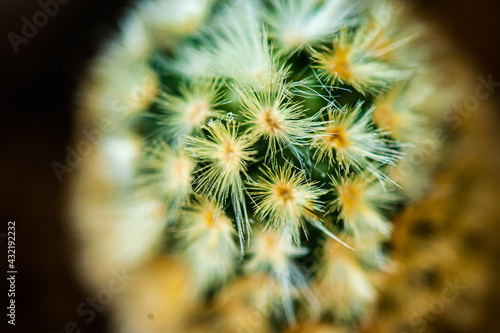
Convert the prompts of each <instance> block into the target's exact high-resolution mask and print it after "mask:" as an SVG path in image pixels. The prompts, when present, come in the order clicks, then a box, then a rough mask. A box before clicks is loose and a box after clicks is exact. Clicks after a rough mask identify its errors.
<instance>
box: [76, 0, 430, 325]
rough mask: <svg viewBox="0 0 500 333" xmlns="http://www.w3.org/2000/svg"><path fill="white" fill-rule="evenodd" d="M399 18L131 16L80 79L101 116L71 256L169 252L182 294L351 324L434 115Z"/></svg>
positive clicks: (380, 5) (414, 44) (333, 8)
mask: <svg viewBox="0 0 500 333" xmlns="http://www.w3.org/2000/svg"><path fill="white" fill-rule="evenodd" d="M174 13H176V14H177V15H174ZM398 14H400V13H399V7H396V6H394V5H392V4H391V3H390V2H386V1H374V2H370V3H362V2H357V1H354V2H353V1H344V0H324V1H322V0H311V1H299V0H270V1H262V2H261V1H213V0H205V1H204V0H199V1H195V0H186V1H180V2H178V1H169V0H163V1H160V0H157V1H150V2H144V3H140V4H139V5H138V6H137V8H134V9H133V10H131V11H130V13H129V15H128V16H127V18H126V20H125V21H124V23H123V29H122V33H121V35H120V36H119V38H118V39H117V40H116V41H115V42H113V43H111V44H110V45H109V46H108V48H107V50H106V51H105V52H103V54H102V55H101V56H100V57H99V58H98V59H97V60H96V61H95V63H94V64H93V67H92V68H91V71H90V74H89V79H88V80H87V82H86V84H85V85H84V87H83V88H82V96H81V99H80V101H81V103H82V105H83V107H82V110H83V111H82V112H81V116H82V120H81V123H80V125H81V126H88V125H91V126H100V124H101V122H102V121H103V119H105V120H107V121H108V122H111V123H113V124H114V126H113V129H112V130H109V131H105V132H104V135H103V136H104V140H103V141H102V142H100V143H99V145H98V147H97V148H98V149H97V150H96V151H95V153H94V155H93V156H92V157H89V158H88V161H86V162H85V164H84V166H83V167H82V168H83V171H82V172H81V173H80V175H79V176H78V177H77V181H76V184H77V186H76V189H75V191H74V193H75V196H74V199H73V211H74V216H75V221H76V224H77V225H78V229H79V231H80V233H81V234H82V235H87V236H85V237H83V238H84V241H83V249H84V251H83V252H82V253H83V257H82V258H83V259H82V262H83V265H84V266H85V267H86V268H89V267H92V265H98V264H88V262H90V261H92V259H91V256H92V254H95V253H99V256H100V259H99V260H101V261H102V262H103V263H104V264H103V267H104V266H106V267H114V266H122V267H128V268H129V269H131V270H133V269H136V268H137V267H143V266H141V265H147V263H148V262H149V260H151V258H162V256H167V257H168V258H171V259H169V260H178V261H179V262H180V263H181V264H180V265H185V266H186V267H187V271H188V273H186V274H187V275H186V276H187V278H186V280H185V281H184V283H188V281H189V288H191V289H193V293H194V295H195V296H193V297H194V299H196V301H193V302H202V301H207V300H208V301H209V302H211V304H212V310H210V311H215V312H217V311H220V312H224V311H229V310H227V309H226V306H227V305H228V304H233V303H232V302H236V303H237V304H244V309H245V311H247V312H248V313H258V314H259V315H261V316H262V317H263V318H262V322H261V324H262V325H261V326H259V327H260V328H255V331H260V332H262V331H268V330H269V331H272V330H273V329H279V328H286V327H287V326H289V325H292V326H293V325H295V324H296V323H297V322H298V321H304V320H305V319H307V318H309V320H312V321H313V322H314V321H325V322H326V323H328V325H331V324H335V325H346V324H352V323H356V322H357V321H358V320H359V319H360V318H361V317H362V316H363V314H364V313H365V311H366V310H367V309H368V308H369V307H370V306H371V305H372V304H373V302H374V300H375V297H376V288H375V286H374V281H375V280H376V276H377V274H379V273H380V271H381V269H383V268H384V267H385V265H386V263H387V261H388V260H389V258H387V255H386V254H385V251H384V242H385V241H387V239H389V238H390V236H391V229H392V228H391V223H390V221H389V218H390V215H391V212H393V211H394V210H395V209H396V208H397V207H398V205H401V204H403V203H405V202H406V201H407V200H408V197H407V195H405V194H404V190H405V189H401V188H400V186H399V185H398V182H399V180H398V179H393V178H391V177H389V176H388V175H390V174H394V171H393V170H394V169H397V168H398V164H399V163H400V162H401V161H402V160H404V158H405V154H407V153H408V152H411V149H412V147H413V146H412V144H413V143H418V142H419V140H421V138H422V137H424V136H425V135H426V131H427V130H428V128H429V126H430V125H431V124H430V121H428V120H429V119H430V117H428V114H427V113H426V112H432V110H431V111H429V110H425V112H422V110H423V109H424V105H425V103H426V96H428V95H429V94H430V92H429V91H426V90H425V89H424V88H423V87H429V86H431V85H433V84H435V82H433V81H432V80H431V79H430V78H429V71H431V67H430V65H429V63H428V52H427V51H426V50H425V47H423V45H424V46H425V44H423V43H421V42H420V40H419V35H418V31H419V28H420V27H419V26H418V25H413V26H409V24H406V25H403V24H402V23H401V20H400V18H399V16H398ZM415 94H417V95H418V98H416V97H415V96H414V95H415ZM435 108H438V106H435ZM89 110H91V111H90V112H89ZM90 183H95V184H101V185H99V186H94V185H88V184H90ZM408 183H409V182H405V184H408ZM410 183H411V182H410ZM102 184H104V185H102ZM93 186H94V187H93ZM95 193H98V195H96V194H95ZM80 195H82V197H80ZM92 196H97V198H98V199H95V198H91V199H88V198H89V197H92ZM82 207H83V208H82ZM84 211H85V212H84ZM92 212H94V213H95V214H94V215H92V214H93V213H92ZM90 220H92V221H90ZM101 220H102V221H105V222H103V223H102V224H101V225H99V222H98V221H101ZM147 221H151V222H147ZM150 224H151V225H152V226H150ZM99 230H101V231H103V232H104V230H105V231H106V232H107V234H108V235H110V236H109V239H107V240H104V239H102V240H100V239H99V237H102V236H96V237H95V238H94V239H93V236H92V235H93V233H94V234H95V233H98V232H99ZM136 238H137V239H140V241H138V240H137V239H136ZM85 258H86V259H85ZM172 258H173V259H172ZM89 265H90V266H89ZM176 267H177V266H176ZM166 271H168V269H167V270H166ZM174 271H175V272H176V271H177V270H174V269H173V272H174ZM138 272H139V273H138V274H140V272H141V270H140V269H139V271H138ZM161 272H162V271H161V270H158V271H157V274H162V273H161ZM101 273H102V274H101ZM101 273H97V272H94V273H92V274H93V277H91V278H90V279H91V280H93V281H95V283H94V284H95V285H96V286H99V284H100V283H101V281H102V280H103V279H105V276H106V272H105V271H102V272H101ZM99 274H101V275H99ZM172 274H174V273H172ZM137 288H139V287H137ZM189 288H188V289H189ZM248 288H249V289H250V290H245V289H248ZM235 290H236V291H235ZM250 291H252V292H251V293H250V294H251V295H250V294H248V293H249V292H250ZM145 293H146V292H145ZM161 293H162V290H161V287H158V295H155V296H154V297H160V298H161V297H166V298H168V296H166V295H165V296H161V295H162V294H161ZM137 294H139V295H140V293H138V292H137V291H136V295H137ZM137 297H141V296H137ZM186 297H187V296H186ZM124 302H125V301H124ZM158 302H159V303H154V304H163V303H161V302H163V301H161V300H159V301H158ZM165 302H168V300H167V301H165ZM148 304H149V303H148ZM179 304H181V305H179V306H183V305H182V304H184V303H179ZM185 306H186V308H189V309H191V308H190V307H188V306H187V305H185ZM137 309H138V310H137V311H142V308H141V307H140V306H138V307H137ZM166 309H167V307H166V306H160V305H151V313H154V318H155V321H156V322H158V321H161V320H162V319H161V318H162V317H163V318H166V319H165V320H168V323H164V325H163V326H161V325H159V326H154V325H153V324H151V323H149V322H147V320H146V319H144V320H145V322H142V321H141V320H142V319H141V320H138V321H137V322H135V321H133V320H129V319H127V316H122V317H120V318H123V319H122V320H123V321H124V322H127V321H130V325H131V326H130V327H132V328H130V327H129V326H127V323H121V325H122V326H123V327H125V328H124V329H123V331H125V332H128V331H130V332H132V331H134V328H133V327H135V329H139V328H140V330H141V331H143V332H146V331H148V332H149V331H151V332H156V331H161V330H165V329H167V330H166V331H169V332H170V331H182V329H181V328H179V327H181V326H182V325H181V326H179V325H180V324H179V323H178V322H177V320H173V319H171V318H172V315H170V314H166V312H167V311H168V310H166ZM234 309H235V308H233V309H232V310H234ZM117 311H118V312H119V310H117ZM162 311H165V313H164V314H163V315H162ZM177 311H180V310H179V309H177ZM186 311H187V310H186ZM203 311H206V310H203ZM203 311H202V310H198V312H203ZM245 311H243V313H247V312H245ZM175 313H177V312H175ZM211 313H212V312H211ZM183 315H185V314H184V313H182V314H179V315H178V316H179V317H181V316H183ZM190 316H195V315H193V314H191V315H190ZM150 317H151V316H150ZM144 318H146V316H144ZM191 318H192V317H191ZM177 319H178V320H179V321H181V319H179V318H177ZM134 323H135V324H134ZM134 325H136V326H134ZM151 325H153V326H151ZM155 325H156V324H155ZM212 325H214V327H219V328H220V327H226V326H224V325H226V324H220V323H219V324H214V323H212ZM217 325H222V326H217ZM227 325H229V326H227V327H229V328H227V327H226V329H227V331H237V329H235V328H234V325H233V326H231V324H227ZM325 325H326V324H325ZM209 326H210V325H209ZM168 329H169V330H168ZM191 329H193V330H194V328H192V327H191ZM246 329H249V330H250V328H248V327H246ZM207 330H208V329H207Z"/></svg>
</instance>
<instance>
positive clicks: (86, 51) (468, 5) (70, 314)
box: [0, 0, 500, 333]
mask: <svg viewBox="0 0 500 333" xmlns="http://www.w3.org/2000/svg"><path fill="white" fill-rule="evenodd" d="M412 2H414V3H416V4H417V8H418V9H419V11H420V13H421V14H422V15H424V16H427V17H429V18H430V19H432V20H433V21H435V22H436V23H437V25H438V26H439V27H440V28H441V29H443V31H445V32H446V33H447V34H448V35H449V36H450V38H451V39H452V40H453V41H455V42H456V43H457V44H458V49H459V52H461V53H463V54H464V55H466V56H467V57H470V58H471V59H472V61H473V62H474V63H475V64H476V65H477V68H478V72H479V74H482V75H483V76H487V75H488V74H490V73H491V74H493V78H497V81H498V80H500V62H499V61H498V60H499V59H500V43H499V40H500V26H499V23H498V22H499V21H500V20H499V14H500V3H499V2H498V1H495V0H476V1H467V0H443V1H430V0H419V1H416V0H413V1H412ZM126 4H127V2H126V1H119V0H107V1H106V2H105V3H104V1H97V0H71V1H69V3H67V4H65V5H61V6H60V9H59V13H58V14H57V15H56V16H55V17H54V18H51V19H50V21H49V22H48V24H47V25H46V26H45V27H43V28H41V29H40V31H39V32H38V34H37V35H36V36H35V37H34V38H32V39H31V40H30V41H29V43H28V44H27V45H20V52H19V53H18V54H15V53H14V52H13V50H12V48H11V46H10V44H9V42H8V40H7V37H6V36H7V33H8V32H10V31H13V32H16V33H19V31H20V28H21V26H22V22H21V18H22V17H23V16H26V17H28V18H31V17H32V15H33V14H34V13H35V12H36V11H38V10H39V9H40V8H39V6H38V4H37V1H25V0H17V1H14V0H2V1H1V2H0V40H1V42H0V55H1V57H0V114H1V117H0V147H1V148H0V149H1V150H0V152H1V155H0V156H1V158H2V162H1V163H0V189H1V190H0V202H1V207H2V209H1V215H0V221H1V226H0V234H2V233H6V231H7V225H6V224H7V221H9V220H15V221H16V222H17V223H16V225H17V233H16V240H17V242H16V246H17V262H16V264H17V269H18V275H17V285H16V288H17V290H16V303H17V317H16V327H15V328H13V327H11V326H7V325H6V316H5V314H4V313H5V310H2V311H0V312H1V315H0V318H1V319H0V320H1V325H2V326H4V325H5V327H6V329H4V330H2V331H3V332H35V331H36V332H54V333H55V332H62V331H64V326H65V324H66V322H68V321H71V320H75V321H77V322H78V323H79V324H82V325H81V328H82V329H83V330H82V331H83V332H96V333H97V332H103V331H104V325H105V319H104V318H105V316H104V315H101V316H100V317H98V318H97V319H96V320H94V321H93V322H92V323H91V324H88V325H87V324H83V323H82V322H81V320H79V317H78V316H77V315H76V313H75V309H76V307H77V305H78V304H79V303H80V302H82V301H84V300H85V299H86V297H87V296H89V295H87V294H86V293H85V292H84V291H83V289H82V288H81V287H80V286H79V285H78V282H77V280H76V278H75V273H74V272H73V271H72V270H71V262H70V260H71V257H70V254H71V244H70V242H69V241H68V238H67V235H66V234H65V227H64V224H65V221H64V219H63V217H62V216H61V214H60V205H61V200H63V199H64V198H63V195H64V186H65V183H64V182H63V183H59V182H58V180H57V178H56V176H55V174H54V172H53V170H52V168H51V162H53V161H63V160H64V157H65V154H66V151H65V146H66V145H67V144H69V143H70V139H71V129H72V116H73V114H72V94H73V92H74V89H75V86H76V84H77V80H78V78H79V77H80V75H81V73H82V71H83V70H84V69H85V65H86V61H87V60H88V59H89V58H90V57H91V56H92V54H94V52H95V50H96V48H97V46H98V45H99V42H101V41H102V40H103V39H105V38H107V37H109V36H110V34H111V33H112V32H113V30H114V29H116V19H117V18H118V17H119V15H120V13H121V12H122V11H123V9H124V7H125V5H126ZM498 97H499V95H498V93H496V96H495V98H496V99H498ZM499 171H500V170H499ZM0 237H1V235H0ZM0 241H1V242H2V243H1V244H0V249H1V252H0V253H1V254H0V262H1V265H0V267H1V272H5V271H6V268H5V264H6V258H5V257H6V252H7V251H6V239H5V238H0ZM4 254H5V255H4ZM4 258H5V259H4ZM0 276H2V279H1V281H2V282H1V283H0V287H1V288H0V293H1V294H2V295H5V294H6V288H5V287H6V285H5V278H4V277H3V276H4V273H0ZM2 298H3V299H4V301H3V302H2V305H1V307H2V309H5V308H4V306H6V296H2ZM498 303H499V304H498V305H497V306H500V302H498ZM492 310H494V309H492ZM492 331H493V328H492Z"/></svg>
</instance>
